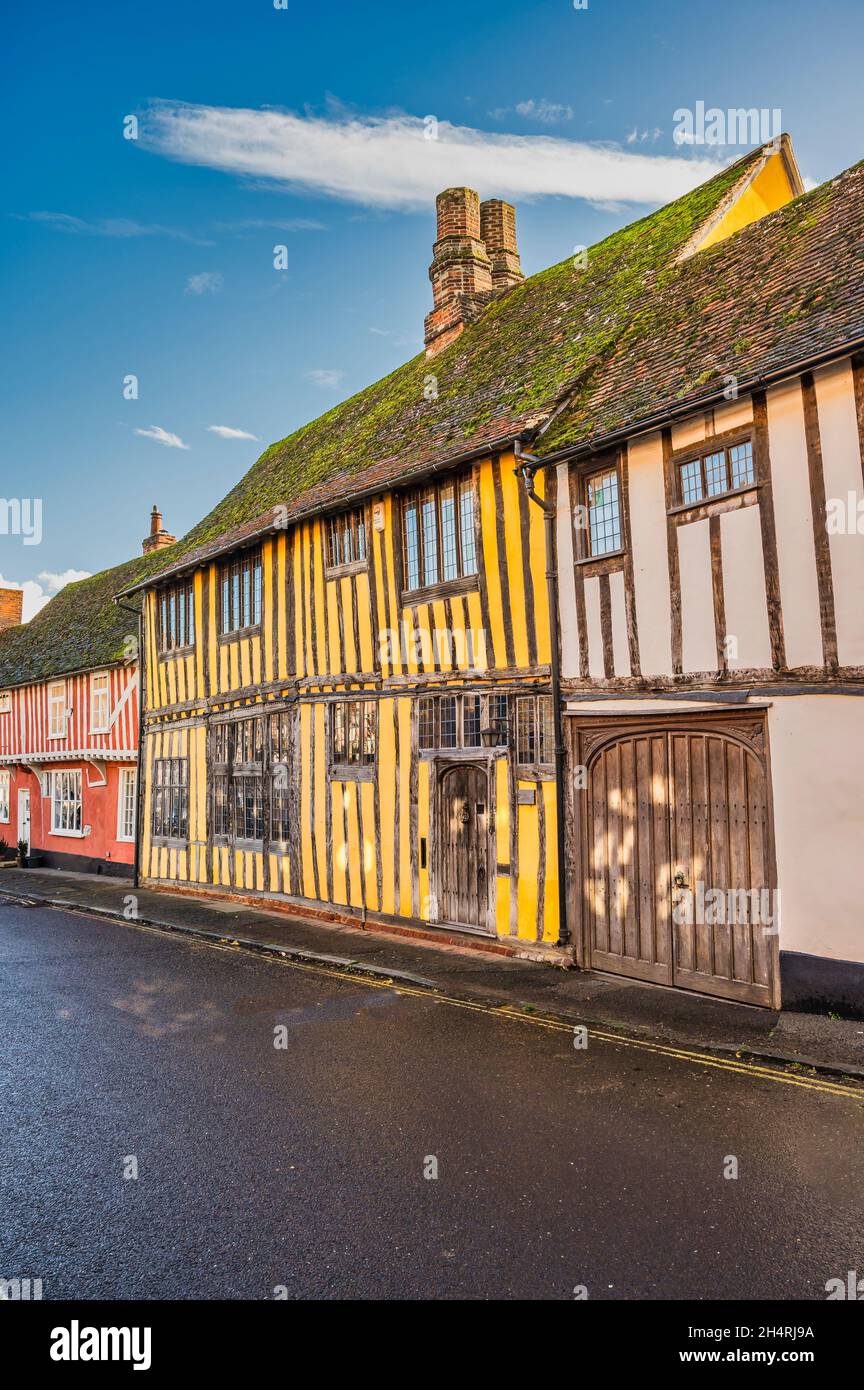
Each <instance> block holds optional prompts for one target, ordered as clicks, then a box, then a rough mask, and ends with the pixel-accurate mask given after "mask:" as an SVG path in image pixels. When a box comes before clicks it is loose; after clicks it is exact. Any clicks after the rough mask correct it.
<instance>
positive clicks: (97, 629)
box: [0, 551, 165, 690]
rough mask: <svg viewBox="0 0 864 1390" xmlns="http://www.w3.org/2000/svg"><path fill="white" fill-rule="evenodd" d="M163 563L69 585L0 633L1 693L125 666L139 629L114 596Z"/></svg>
mask: <svg viewBox="0 0 864 1390" xmlns="http://www.w3.org/2000/svg"><path fill="white" fill-rule="evenodd" d="M164 557H165V551H156V552H154V553H153V554H151V555H142V556H140V557H139V558H138V559H136V560H128V561H127V562H126V564H124V565H117V566H115V568H114V569H110V570H103V571H102V572H101V574H94V575H91V576H90V578H89V579H79V580H78V582H77V583H75V584H67V585H66V587H65V589H61V590H60V592H59V594H57V595H56V596H55V597H54V598H52V599H51V601H50V603H47V604H46V605H45V607H44V608H43V609H41V611H40V612H39V613H37V614H36V617H35V618H31V620H30V622H29V623H22V624H21V625H20V626H18V627H10V628H7V629H6V630H5V631H4V632H0V690H8V689H9V687H10V686H15V685H28V684H30V682H31V681H40V680H47V679H48V678H49V677H51V676H63V675H66V674H68V673H69V672H72V671H90V670H93V669H94V668H95V667H98V666H111V665H113V664H115V663H117V662H120V661H123V659H124V656H125V647H126V642H127V640H128V638H129V637H130V636H132V637H137V635H138V625H137V622H136V619H135V615H134V613H130V612H129V611H128V609H125V608H121V607H120V606H119V604H116V603H115V602H114V595H115V594H117V593H119V592H120V590H121V589H125V588H127V587H128V586H129V585H130V584H135V583H137V582H139V581H140V580H141V579H144V578H146V576H147V574H148V573H149V572H152V571H153V570H154V569H156V568H159V567H160V566H161V567H164V563H165V558H164ZM129 607H130V608H131V607H134V604H133V603H131V602H130V603H129Z"/></svg>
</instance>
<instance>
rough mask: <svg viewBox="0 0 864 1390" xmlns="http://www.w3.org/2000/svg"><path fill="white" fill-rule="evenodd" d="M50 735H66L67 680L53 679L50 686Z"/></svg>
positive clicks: (54, 736) (55, 736) (62, 736)
mask: <svg viewBox="0 0 864 1390" xmlns="http://www.w3.org/2000/svg"><path fill="white" fill-rule="evenodd" d="M48 737H49V738H65V737H66V682H65V681H52V682H51V684H50V685H49V687H48Z"/></svg>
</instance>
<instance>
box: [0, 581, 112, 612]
mask: <svg viewBox="0 0 864 1390" xmlns="http://www.w3.org/2000/svg"><path fill="white" fill-rule="evenodd" d="M89 578H90V571H89V570H64V571H63V573H62V574H52V573H51V572H50V571H49V570H42V572H41V573H40V574H38V575H37V577H36V578H35V579H25V580H24V582H23V583H19V582H18V581H17V580H16V579H4V578H3V576H2V575H0V584H2V585H4V587H5V588H7V589H23V590H24V598H23V601H22V608H23V612H22V615H21V616H22V619H23V621H24V622H25V623H29V621H30V619H31V618H35V616H36V614H37V613H38V612H39V610H40V609H42V608H44V607H45V605H46V603H48V602H49V600H50V599H52V598H53V597H54V595H55V594H59V592H60V590H61V589H65V587H66V585H67V584H74V583H76V581H77V580H79V579H89Z"/></svg>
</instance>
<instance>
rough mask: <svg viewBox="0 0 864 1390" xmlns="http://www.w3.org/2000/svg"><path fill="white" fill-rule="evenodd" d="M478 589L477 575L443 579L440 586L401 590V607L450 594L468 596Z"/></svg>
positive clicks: (408, 606) (478, 580) (414, 605)
mask: <svg viewBox="0 0 864 1390" xmlns="http://www.w3.org/2000/svg"><path fill="white" fill-rule="evenodd" d="M479 589H480V576H479V574H466V575H463V577H462V578H461V579H444V580H442V581H441V583H440V584H424V585H423V587H422V588H420V589H403V590H402V607H403V608H411V607H416V605H417V604H418V603H431V602H432V600H433V599H437V598H449V597H450V595H451V594H470V593H473V592H475V591H479Z"/></svg>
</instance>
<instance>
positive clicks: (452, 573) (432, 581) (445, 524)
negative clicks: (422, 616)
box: [402, 478, 477, 592]
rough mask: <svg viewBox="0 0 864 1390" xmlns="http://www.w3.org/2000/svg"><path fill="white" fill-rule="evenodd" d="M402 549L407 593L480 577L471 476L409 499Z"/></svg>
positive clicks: (404, 513)
mask: <svg viewBox="0 0 864 1390" xmlns="http://www.w3.org/2000/svg"><path fill="white" fill-rule="evenodd" d="M402 551H403V563H404V574H405V589H406V591H407V592H411V591H412V590H414V589H427V588H430V587H432V586H433V585H436V584H449V583H452V581H453V580H458V579H466V578H468V577H470V576H471V575H475V574H476V573H477V542H476V538H475V532H474V486H473V483H472V482H471V480H470V478H464V479H462V480H460V481H453V480H450V481H448V482H441V483H435V484H433V485H432V486H431V487H426V488H424V489H423V490H422V491H421V492H417V493H412V494H410V495H409V496H407V497H406V498H405V500H404V501H403V503H402Z"/></svg>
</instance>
